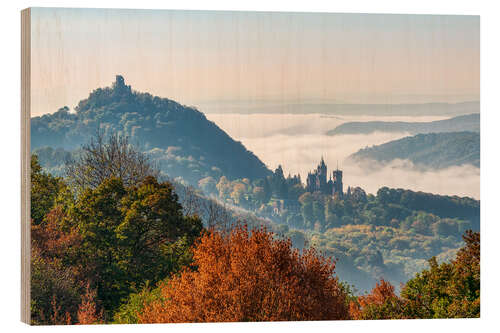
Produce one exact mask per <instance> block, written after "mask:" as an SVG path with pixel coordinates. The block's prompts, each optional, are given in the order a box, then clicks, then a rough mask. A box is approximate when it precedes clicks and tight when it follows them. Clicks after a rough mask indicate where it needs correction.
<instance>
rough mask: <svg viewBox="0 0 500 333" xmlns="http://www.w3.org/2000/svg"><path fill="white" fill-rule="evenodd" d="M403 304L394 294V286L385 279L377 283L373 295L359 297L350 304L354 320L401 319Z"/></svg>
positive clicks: (350, 311)
mask: <svg viewBox="0 0 500 333" xmlns="http://www.w3.org/2000/svg"><path fill="white" fill-rule="evenodd" d="M401 305H402V302H401V300H400V299H399V297H398V296H397V295H396V294H395V292H394V286H392V285H391V284H390V283H389V282H387V281H385V280H384V279H382V280H380V282H377V284H376V285H375V288H373V289H372V291H371V293H370V294H368V295H365V296H359V297H358V298H357V302H354V301H351V302H350V304H349V314H350V316H351V318H352V319H358V320H359V319H396V318H400V314H401Z"/></svg>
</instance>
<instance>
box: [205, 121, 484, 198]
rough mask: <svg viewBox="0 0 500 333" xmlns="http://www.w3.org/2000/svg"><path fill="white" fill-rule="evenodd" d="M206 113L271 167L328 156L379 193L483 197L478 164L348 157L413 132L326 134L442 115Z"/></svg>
mask: <svg viewBox="0 0 500 333" xmlns="http://www.w3.org/2000/svg"><path fill="white" fill-rule="evenodd" d="M207 117H208V118H209V119H210V120H212V121H214V122H215V123H216V124H217V125H218V126H220V127H221V128H222V129H224V130H225V131H226V132H227V133H228V134H229V135H231V136H232V137H233V138H234V139H235V140H239V141H241V142H242V143H243V144H244V145H245V147H246V148H247V149H249V150H250V151H252V152H254V153H255V154H256V155H257V156H258V157H259V158H260V159H261V160H262V161H263V162H264V163H265V164H266V165H267V166H268V167H269V168H271V169H275V168H276V167H277V166H278V165H280V164H281V165H282V166H283V170H284V172H285V174H288V173H291V174H300V176H301V178H302V181H303V182H305V179H306V176H307V173H308V172H309V171H311V170H313V169H315V168H316V166H317V164H318V162H319V160H320V159H321V157H322V156H323V157H324V159H325V162H326V164H327V165H328V170H329V172H330V171H331V170H333V169H334V168H336V167H337V163H338V166H339V169H342V170H343V171H344V184H345V187H346V188H347V186H360V187H362V188H363V189H365V190H366V191H367V192H369V193H376V191H377V190H378V189H379V188H380V187H382V186H388V187H395V188H406V189H411V190H415V191H425V192H431V193H437V194H446V195H459V196H470V197H474V198H476V199H479V173H480V172H479V168H477V167H474V166H469V165H466V166H460V167H451V168H447V169H443V170H436V171H420V170H417V169H416V168H415V167H414V165H413V164H412V163H411V162H410V161H402V160H395V161H393V162H391V163H389V164H387V165H384V166H382V165H378V164H377V163H375V162H374V164H373V165H371V166H370V167H366V165H363V167H361V165H359V164H356V163H354V162H353V161H349V160H346V158H347V157H348V156H349V155H351V154H352V153H354V152H357V151H358V150H359V149H361V148H365V147H367V146H372V145H379V144H383V143H386V142H388V141H392V140H397V139H401V138H403V137H406V136H408V135H409V134H408V133H380V132H379V133H373V134H368V135H365V134H363V135H338V136H334V137H331V136H327V135H325V134H324V133H325V132H326V131H327V130H330V129H333V128H335V127H336V126H338V125H340V124H342V123H344V122H346V121H371V120H381V121H419V122H422V121H432V120H439V119H443V118H442V117H372V116H362V117H349V116H342V117H332V116H327V117H325V116H324V115H317V114H316V115H290V114H285V115H280V114H264V115H263V114H260V115H258V114H251V115H242V114H225V115H214V114H211V115H210V114H209V115H207Z"/></svg>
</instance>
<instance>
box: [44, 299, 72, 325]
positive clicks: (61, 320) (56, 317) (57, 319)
mask: <svg viewBox="0 0 500 333" xmlns="http://www.w3.org/2000/svg"><path fill="white" fill-rule="evenodd" d="M50 304H51V305H52V313H51V314H50V318H49V321H48V322H49V323H50V324H51V325H71V315H70V314H69V313H68V312H66V313H65V314H64V315H61V314H60V311H61V306H60V305H57V300H56V297H55V296H53V297H52V300H51V302H50ZM41 316H42V317H44V314H43V312H42V313H41ZM43 319H44V320H45V318H43Z"/></svg>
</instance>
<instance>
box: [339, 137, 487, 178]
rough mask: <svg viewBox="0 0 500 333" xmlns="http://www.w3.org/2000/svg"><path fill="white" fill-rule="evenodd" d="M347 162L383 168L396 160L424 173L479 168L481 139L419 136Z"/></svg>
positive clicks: (363, 151) (363, 152) (362, 153)
mask: <svg viewBox="0 0 500 333" xmlns="http://www.w3.org/2000/svg"><path fill="white" fill-rule="evenodd" d="M349 159H352V160H354V161H356V162H360V163H362V162H364V161H368V162H370V161H377V162H379V163H382V164H386V163H389V162H391V161H393V160H395V159H402V160H410V161H411V162H412V163H413V164H414V165H415V166H416V167H419V168H423V169H428V168H432V169H443V168H447V167H451V166H460V165H466V164H470V165H473V166H476V167H479V165H480V135H479V133H475V132H450V133H429V134H418V135H415V136H411V137H406V138H403V139H399V140H394V141H390V142H388V143H384V144H382V145H378V146H373V147H369V148H365V149H361V150H359V151H358V152H357V153H355V154H352V155H351V156H350V157H349Z"/></svg>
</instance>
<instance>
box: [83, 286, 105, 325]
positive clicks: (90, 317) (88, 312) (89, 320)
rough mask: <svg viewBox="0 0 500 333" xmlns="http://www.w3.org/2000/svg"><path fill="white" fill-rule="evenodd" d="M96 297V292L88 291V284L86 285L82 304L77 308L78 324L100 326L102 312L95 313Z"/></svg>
mask: <svg viewBox="0 0 500 333" xmlns="http://www.w3.org/2000/svg"><path fill="white" fill-rule="evenodd" d="M96 296H97V293H96V291H95V290H92V289H90V284H87V290H86V292H85V295H84V296H83V298H82V303H81V304H80V306H79V307H78V313H77V317H78V324H81V325H91V324H102V323H103V322H104V321H103V313H102V310H101V311H97V307H96V303H95V301H96Z"/></svg>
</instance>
